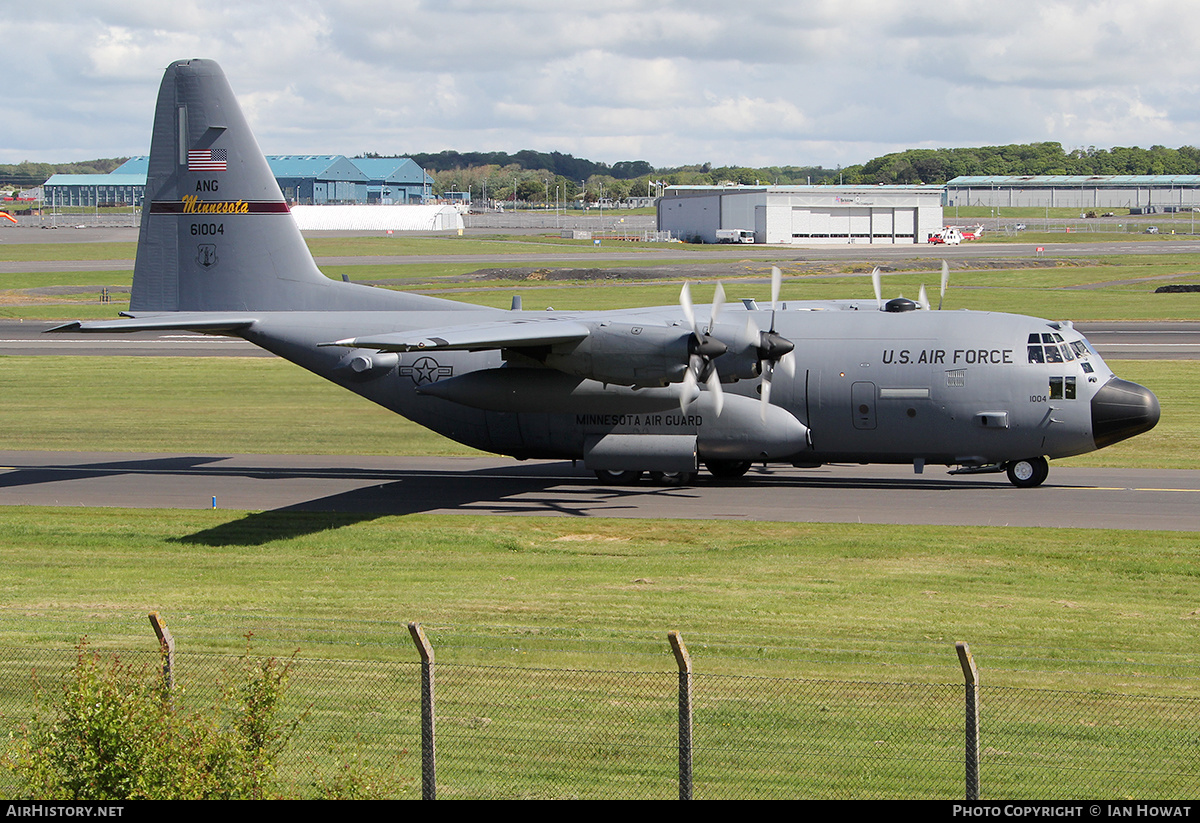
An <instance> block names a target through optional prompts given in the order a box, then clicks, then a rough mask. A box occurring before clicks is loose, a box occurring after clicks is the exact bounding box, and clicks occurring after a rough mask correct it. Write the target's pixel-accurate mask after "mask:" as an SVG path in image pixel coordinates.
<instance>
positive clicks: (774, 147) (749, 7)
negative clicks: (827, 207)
mask: <svg viewBox="0 0 1200 823" xmlns="http://www.w3.org/2000/svg"><path fill="white" fill-rule="evenodd" d="M0 30H3V31H4V32H5V33H6V35H7V38H6V39H7V41H8V42H10V43H16V44H19V47H20V49H21V50H22V53H21V56H22V59H20V60H17V61H12V62H11V64H10V65H11V68H10V69H9V71H10V76H9V79H8V87H7V89H6V94H5V95H4V97H3V98H2V99H0V162H16V161H19V160H22V159H38V160H48V161H63V160H69V159H86V158H88V157H97V156H114V155H122V154H131V153H141V152H144V151H145V150H146V146H147V145H148V142H149V133H148V132H149V122H150V118H151V115H152V109H153V105H154V99H155V95H156V89H157V86H158V82H159V79H160V77H161V71H162V69H163V67H164V66H166V65H167V63H169V62H170V61H171V60H174V59H178V58H185V57H211V58H213V59H216V60H218V61H219V62H220V63H221V64H222V66H223V67H224V68H225V71H226V73H227V75H228V76H229V79H230V83H231V84H232V85H233V87H234V89H235V91H237V92H238V94H239V97H240V99H241V101H242V105H243V107H244V108H245V109H246V111H247V116H248V117H249V119H250V122H251V124H252V125H253V127H254V128H255V130H256V132H257V133H258V137H259V142H260V144H262V145H263V146H264V147H265V148H266V149H267V150H268V151H271V152H278V153H286V152H330V153H355V152H358V151H365V150H371V151H414V152H415V151H439V150H442V149H446V148H455V149H459V150H470V149H479V150H506V151H516V150H519V149H522V148H535V149H539V150H543V151H548V150H558V151H563V152H570V153H573V154H576V155H579V156H586V157H589V158H590V159H595V160H602V161H606V162H616V161H618V160H627V159H645V160H649V161H650V162H651V163H653V164H655V165H679V164H684V163H695V162H705V161H709V162H713V163H716V164H740V165H767V164H779V165H793V164H794V165H807V164H824V165H827V166H833V165H837V164H841V165H848V164H851V163H856V162H864V161H866V160H868V159H870V157H872V156H874V155H875V154H878V153H881V152H884V151H894V150H899V149H902V148H906V147H909V146H916V145H933V146H938V145H947V146H949V145H981V144H1004V143H1016V142H1037V141H1043V140H1057V141H1059V142H1062V143H1063V144H1064V145H1066V146H1068V147H1070V146H1079V145H1096V146H1110V145H1142V146H1149V145H1152V144H1163V145H1181V144H1183V143H1191V142H1195V138H1194V137H1193V136H1192V135H1194V134H1195V129H1196V125H1197V121H1198V120H1200V111H1197V108H1198V106H1200V104H1198V103H1197V102H1195V101H1196V99H1197V98H1196V95H1195V92H1196V89H1195V85H1196V82H1195V81H1194V80H1193V79H1192V78H1194V77H1195V76H1196V75H1197V71H1196V70H1197V68H1200V66H1197V63H1200V57H1197V56H1196V55H1195V54H1194V52H1193V49H1192V43H1193V42H1194V41H1195V40H1196V36H1197V34H1200V7H1195V8H1193V7H1191V6H1188V5H1187V4H1179V3H1167V2H1164V0H1144V2H1141V3H1137V4H1132V3H1128V2H1117V1H1116V0H1010V1H1009V2H1006V3H1003V4H991V5H982V4H980V3H979V2H978V0H933V2H931V3H927V4H925V5H924V6H919V7H914V6H913V5H912V4H910V3H902V2H899V0H807V1H806V2H798V3H778V2H775V0H746V1H745V2H742V3H739V4H736V5H734V6H731V5H730V4H729V3H728V2H725V1H724V0H660V2H657V3H655V4H647V3H645V2H644V1H643V0H606V2H600V0H580V2H573V3H561V2H556V0H507V2H505V3H502V4H501V3H495V2H493V0H440V2H433V0H401V1H400V2H386V3H385V2H381V0H327V1H326V2H321V1H320V0H300V2H296V3H291V4H286V5H284V6H280V5H278V4H276V3H268V2H264V0H240V2H229V0H207V2H201V0H177V2H173V3H170V4H165V3H161V2H157V1H156V0H120V1H119V2H118V0H93V2H91V3H88V4H86V5H79V4H76V3H67V2H63V0H43V2H41V3H37V4H25V5H20V6H18V5H15V4H11V3H9V4H3V5H0Z"/></svg>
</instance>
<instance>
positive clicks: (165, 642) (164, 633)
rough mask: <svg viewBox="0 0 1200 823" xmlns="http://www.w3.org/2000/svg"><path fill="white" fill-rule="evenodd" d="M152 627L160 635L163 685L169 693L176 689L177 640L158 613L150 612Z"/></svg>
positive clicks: (159, 644)
mask: <svg viewBox="0 0 1200 823" xmlns="http://www.w3.org/2000/svg"><path fill="white" fill-rule="evenodd" d="M150 625H151V626H153V627H154V633H155V634H156V635H158V648H159V651H160V652H161V653H162V673H163V684H164V685H165V686H166V687H167V690H168V691H171V690H172V689H174V688H175V638H174V637H172V636H171V630H170V629H168V628H167V622H166V621H165V620H163V619H162V618H161V617H159V615H158V612H150Z"/></svg>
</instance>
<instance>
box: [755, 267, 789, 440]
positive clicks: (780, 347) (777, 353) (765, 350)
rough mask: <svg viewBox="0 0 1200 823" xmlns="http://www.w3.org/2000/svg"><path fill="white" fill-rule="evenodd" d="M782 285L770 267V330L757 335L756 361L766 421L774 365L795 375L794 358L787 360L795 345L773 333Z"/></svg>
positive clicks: (778, 273)
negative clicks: (760, 370)
mask: <svg viewBox="0 0 1200 823" xmlns="http://www.w3.org/2000/svg"><path fill="white" fill-rule="evenodd" d="M782 285H783V272H781V271H780V270H779V267H778V266H772V267H771V328H770V329H769V330H768V331H765V332H761V333H760V334H759V341H758V359H759V360H760V361H761V362H762V374H763V379H762V387H761V388H762V418H763V420H766V419H767V406H769V405H770V404H771V380H772V379H773V378H774V376H775V364H776V363H778V364H780V365H781V366H782V367H783V370H784V373H785V374H786V375H787V376H788V377H791V376H792V375H793V374H794V373H795V362H794V360H795V358H789V357H788V356H787V355H789V354H790V353H791V352H792V350H793V349H795V348H796V344H795V343H793V342H792V341H791V340H788V339H787V338H786V337H784V336H783V335H781V334H779V332H777V331H775V310H776V306H778V304H779V291H780V288H781V287H782Z"/></svg>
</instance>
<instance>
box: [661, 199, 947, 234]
mask: <svg viewBox="0 0 1200 823" xmlns="http://www.w3.org/2000/svg"><path fill="white" fill-rule="evenodd" d="M941 229H942V187H941V186H669V187H667V189H666V191H665V192H664V194H663V197H662V198H660V199H659V201H658V230H659V231H669V232H671V233H672V234H673V235H674V236H675V237H677V238H679V239H681V240H685V241H688V242H697V243H716V242H719V237H718V231H722V230H723V231H725V232H727V231H729V230H750V231H753V232H754V242H756V243H795V244H803V245H808V244H824V243H829V244H833V243H847V244H885V245H895V244H915V243H924V242H926V241H927V240H928V239H929V235H931V234H934V233H935V232H938V231H941Z"/></svg>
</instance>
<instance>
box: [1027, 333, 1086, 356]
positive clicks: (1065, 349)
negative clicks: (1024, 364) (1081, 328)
mask: <svg viewBox="0 0 1200 823" xmlns="http://www.w3.org/2000/svg"><path fill="white" fill-rule="evenodd" d="M1028 346H1029V362H1030V363H1071V362H1074V361H1075V360H1076V358H1078V359H1080V360H1082V359H1083V358H1085V357H1088V356H1089V355H1092V354H1095V352H1094V351H1093V350H1092V348H1091V347H1090V346H1089V345H1088V344H1087V342H1086V341H1084V340H1071V341H1066V340H1064V339H1063V336H1062V335H1061V334H1058V333H1057V332H1031V333H1030V335H1029V344H1028Z"/></svg>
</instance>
